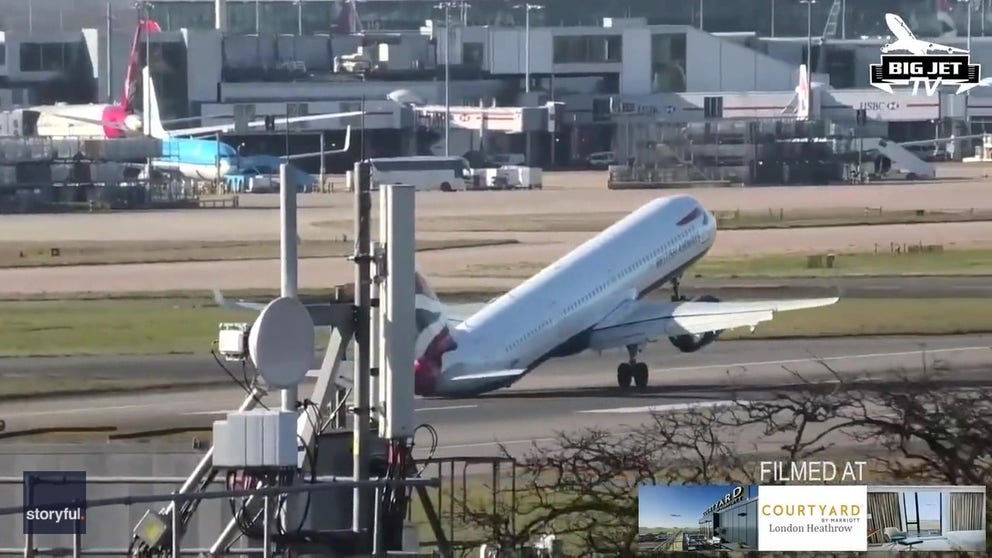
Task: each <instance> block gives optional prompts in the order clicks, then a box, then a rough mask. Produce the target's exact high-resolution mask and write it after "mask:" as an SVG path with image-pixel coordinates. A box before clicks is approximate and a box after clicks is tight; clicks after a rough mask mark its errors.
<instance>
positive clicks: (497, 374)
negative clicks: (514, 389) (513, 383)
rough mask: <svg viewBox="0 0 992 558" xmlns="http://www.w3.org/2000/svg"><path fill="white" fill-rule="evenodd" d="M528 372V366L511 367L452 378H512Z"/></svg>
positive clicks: (459, 380)
mask: <svg viewBox="0 0 992 558" xmlns="http://www.w3.org/2000/svg"><path fill="white" fill-rule="evenodd" d="M524 372H527V369H526V368H519V369H509V370H493V371H490V372H479V373H476V374H466V375H464V376H458V377H455V378H451V381H453V382H461V381H463V380H489V379H496V378H512V377H515V376H521V375H523V374H524Z"/></svg>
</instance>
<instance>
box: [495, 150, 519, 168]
mask: <svg viewBox="0 0 992 558" xmlns="http://www.w3.org/2000/svg"><path fill="white" fill-rule="evenodd" d="M526 161H527V157H525V156H524V154H523V153H493V154H492V155H487V156H486V163H488V164H490V165H493V166H497V167H501V166H503V165H523V164H524V163H525V162H526Z"/></svg>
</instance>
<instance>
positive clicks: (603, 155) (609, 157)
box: [586, 151, 617, 169]
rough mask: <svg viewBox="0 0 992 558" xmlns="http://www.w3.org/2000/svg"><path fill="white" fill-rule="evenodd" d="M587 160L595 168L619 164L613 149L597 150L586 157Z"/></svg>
mask: <svg viewBox="0 0 992 558" xmlns="http://www.w3.org/2000/svg"><path fill="white" fill-rule="evenodd" d="M586 162H587V163H588V164H589V166H590V167H592V168H594V169H605V168H607V167H609V166H610V165H615V164H617V155H616V153H614V152H612V151H597V152H596V153H590V154H589V156H588V157H586Z"/></svg>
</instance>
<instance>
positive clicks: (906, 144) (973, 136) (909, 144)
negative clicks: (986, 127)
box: [899, 83, 985, 147]
mask: <svg viewBox="0 0 992 558" xmlns="http://www.w3.org/2000/svg"><path fill="white" fill-rule="evenodd" d="M966 85H973V84H970V83H969V84H966ZM983 137H985V134H968V135H965V136H954V137H946V138H934V139H928V140H913V141H904V142H900V143H899V145H901V146H903V147H913V146H916V145H936V144H941V143H948V142H952V141H954V140H968V139H977V138H983Z"/></svg>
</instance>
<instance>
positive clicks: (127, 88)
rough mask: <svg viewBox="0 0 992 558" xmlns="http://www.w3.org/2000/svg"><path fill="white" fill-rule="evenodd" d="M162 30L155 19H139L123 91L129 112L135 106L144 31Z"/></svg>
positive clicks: (125, 108)
mask: <svg viewBox="0 0 992 558" xmlns="http://www.w3.org/2000/svg"><path fill="white" fill-rule="evenodd" d="M161 31H162V28H161V27H159V25H158V23H157V22H155V20H151V19H147V20H146V19H139V20H138V27H137V28H136V29H135V30H134V40H133V41H131V56H130V57H129V58H128V64H127V73H126V74H125V75H124V91H123V92H122V93H121V106H122V107H124V110H125V111H127V113H128V114H130V113H133V112H134V108H135V106H134V95H135V92H136V91H137V86H138V76H139V75H140V71H139V67H140V66H141V50H139V49H140V48H141V46H142V44H141V39H142V36H143V33H149V34H150V33H160V32H161ZM146 64H147V61H146Z"/></svg>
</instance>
